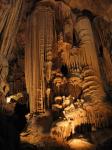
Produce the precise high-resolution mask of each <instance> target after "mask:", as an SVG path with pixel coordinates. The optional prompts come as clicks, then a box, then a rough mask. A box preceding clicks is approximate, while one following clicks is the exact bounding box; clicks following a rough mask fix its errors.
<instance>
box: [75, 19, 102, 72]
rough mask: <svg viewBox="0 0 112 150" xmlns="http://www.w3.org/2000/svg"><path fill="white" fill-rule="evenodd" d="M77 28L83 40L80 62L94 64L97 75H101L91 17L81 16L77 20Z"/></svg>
mask: <svg viewBox="0 0 112 150" xmlns="http://www.w3.org/2000/svg"><path fill="white" fill-rule="evenodd" d="M75 28H76V32H77V33H78V35H79V39H80V41H81V43H80V53H81V57H80V58H81V59H80V64H85V65H86V64H87V65H89V66H92V67H93V69H94V70H95V71H96V73H97V75H100V72H99V64H98V58H97V53H96V47H95V43H94V36H93V32H92V27H91V24H90V21H89V19H88V18H87V17H79V18H78V20H77V22H76V27H75Z"/></svg>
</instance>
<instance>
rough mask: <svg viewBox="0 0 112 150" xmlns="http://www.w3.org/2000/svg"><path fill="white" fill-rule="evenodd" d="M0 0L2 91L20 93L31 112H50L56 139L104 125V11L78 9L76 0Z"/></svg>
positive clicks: (108, 34) (107, 91) (110, 114)
mask: <svg viewBox="0 0 112 150" xmlns="http://www.w3.org/2000/svg"><path fill="white" fill-rule="evenodd" d="M0 4H1V5H0V7H1V9H0V57H1V58H2V61H1V59H0V92H1V93H2V95H4V97H5V96H6V95H7V93H8V92H9V93H10V94H12V95H14V94H16V93H17V92H26V93H27V94H28V96H29V99H28V101H29V108H30V114H31V115H32V116H33V115H34V116H38V115H39V116H42V115H43V114H46V111H49V112H50V113H51V114H52V118H53V124H52V127H51V136H53V137H56V138H61V139H67V138H68V137H70V136H71V135H74V134H76V133H77V132H79V130H82V131H85V132H88V130H89V131H92V130H93V129H94V130H97V129H99V128H105V127H109V126H110V125H111V124H112V121H111V120H112V104H111V96H112V93H111V90H112V71H111V68H112V55H111V49H112V23H111V22H109V19H110V17H109V15H107V16H106V20H105V18H103V17H99V16H96V14H97V13H94V12H93V13H92V12H90V10H92V9H93V8H92V9H88V10H87V9H86V10H85V8H82V7H79V8H78V6H77V5H78V4H79V3H78V1H76V5H75V3H73V1H71V2H70V3H69V1H66V0H65V1H61V0H41V1H37V2H35V3H33V2H30V1H23V0H15V1H9V3H5V2H4V1H3V2H1V3H0ZM71 4H74V7H72V8H71ZM80 5H81V4H80ZM29 6H30V7H29ZM94 7H95V4H94ZM90 8H91V7H90ZM95 9H96V8H95ZM109 11H110V10H109ZM12 64H13V66H14V67H12V66H11V65H12ZM22 65H24V66H25V67H23V68H24V69H22V67H21V66H22ZM11 69H12V72H11ZM18 69H19V71H17V70H18ZM8 72H9V73H8ZM10 72H11V73H10ZM19 72H20V73H19ZM2 83H4V84H5V85H4V86H2ZM21 83H22V84H21ZM8 84H9V88H7V87H8ZM9 93H8V94H9ZM109 101H110V102H109ZM32 118H34V117H32Z"/></svg>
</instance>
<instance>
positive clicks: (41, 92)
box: [25, 2, 55, 113]
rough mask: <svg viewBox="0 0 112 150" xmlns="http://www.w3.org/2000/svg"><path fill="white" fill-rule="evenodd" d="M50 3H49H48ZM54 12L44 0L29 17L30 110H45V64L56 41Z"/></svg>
mask: <svg viewBox="0 0 112 150" xmlns="http://www.w3.org/2000/svg"><path fill="white" fill-rule="evenodd" d="M48 4H49V3H48ZM54 33H55V32H54V12H53V10H52V8H51V7H48V6H46V4H45V3H44V2H43V3H42V2H40V3H37V7H36V9H35V11H34V12H33V13H32V14H31V16H29V19H28V36H27V37H28V41H27V43H28V44H27V47H26V51H25V78H26V87H27V91H28V94H29V99H30V112H31V113H32V112H37V113H42V112H44V99H45V66H46V64H45V63H46V60H49V59H48V58H47V56H48V54H47V53H49V52H50V53H51V51H52V48H53V42H54V37H55V35H54Z"/></svg>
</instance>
